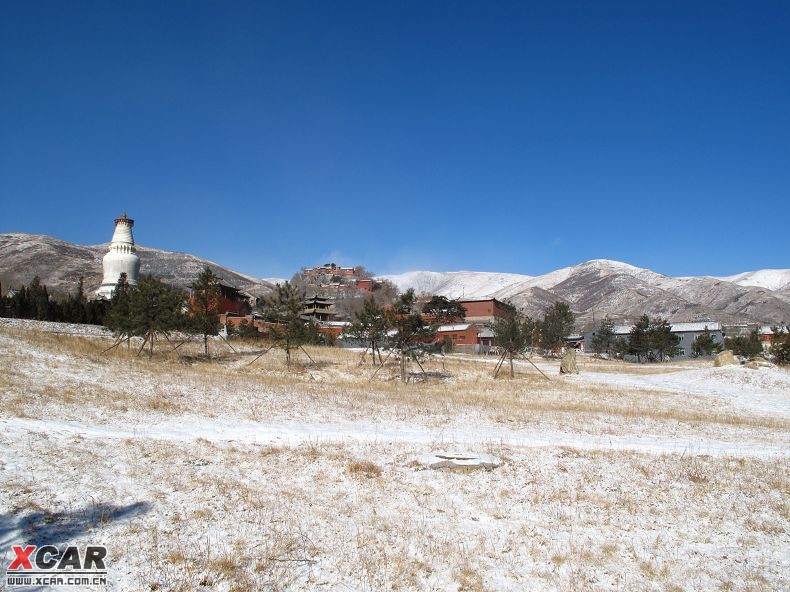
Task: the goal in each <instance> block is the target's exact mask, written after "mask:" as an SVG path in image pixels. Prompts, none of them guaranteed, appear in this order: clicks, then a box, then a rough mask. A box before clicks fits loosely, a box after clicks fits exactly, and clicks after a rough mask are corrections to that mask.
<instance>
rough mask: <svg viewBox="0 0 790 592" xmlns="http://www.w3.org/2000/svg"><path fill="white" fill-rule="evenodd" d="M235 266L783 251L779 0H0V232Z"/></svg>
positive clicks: (786, 262)
mask: <svg viewBox="0 0 790 592" xmlns="http://www.w3.org/2000/svg"><path fill="white" fill-rule="evenodd" d="M122 209H126V210H127V211H128V213H129V215H130V216H131V217H133V218H135V219H136V221H137V223H136V226H135V237H136V240H137V242H138V243H141V244H145V245H148V246H155V247H160V248H164V249H170V250H176V251H185V252H190V253H194V254H196V255H199V256H202V257H206V258H209V259H211V260H214V261H216V262H218V263H221V264H224V265H227V266H230V267H232V268H235V269H238V270H240V271H244V272H247V273H250V274H253V275H257V276H261V277H269V276H285V277H290V275H291V274H292V273H293V272H294V271H296V270H298V269H299V268H300V267H301V266H305V265H313V264H318V263H324V262H328V261H335V262H337V263H340V264H347V265H350V264H363V265H365V266H367V267H368V268H369V269H372V270H373V271H376V272H379V273H387V272H400V271H407V270H412V269H433V270H437V271H446V270H458V269H471V270H485V271H511V272H518V273H527V274H539V273H545V272H547V271H550V270H552V269H555V268H558V267H563V266H566V265H572V264H575V263H578V262H581V261H584V260H587V259H593V258H609V259H617V260H621V261H626V262H628V263H631V264H634V265H638V266H641V267H649V268H651V269H654V270H656V271H659V272H663V273H667V274H671V275H687V274H712V275H722V274H731V273H736V272H740V271H746V270H752V269H759V268H766V267H790V231H788V219H790V216H788V214H790V2H787V1H784V0H783V1H778V2H767V1H766V2H764V1H753V0H752V1H744V2H726V1H720V2H702V1H687V0H683V1H680V2H672V1H648V2H633V1H627V2H621V3H609V2H526V1H520V2H513V3H508V2H471V1H463V2H450V1H436V2H430V1H425V0H420V1H415V2H411V1H401V0H399V1H397V2H395V1H393V2H372V1H369V0H366V1H364V2H346V1H343V2H322V1H317V0H316V1H314V2H306V3H301V2H293V1H291V0H288V1H287V2H279V3H276V4H275V3H271V4H267V3H264V2H249V3H247V2H240V1H234V2H199V1H184V2H174V1H166V0H165V1H156V2H150V3H146V2H142V1H139V2H138V1H135V2H107V1H104V0H100V1H96V2H78V1H69V2H62V1H60V0H58V1H56V2H24V1H16V2H11V1H8V2H3V3H2V4H0V232H11V231H22V232H32V233H41V234H50V235H53V236H56V237H58V238H62V239H65V240H68V241H72V242H77V243H82V244H95V243H101V242H106V241H108V240H109V238H110V236H111V234H112V219H113V218H114V217H115V216H117V215H118V214H119V213H120V211H121V210H122Z"/></svg>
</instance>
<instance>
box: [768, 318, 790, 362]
mask: <svg viewBox="0 0 790 592" xmlns="http://www.w3.org/2000/svg"><path fill="white" fill-rule="evenodd" d="M771 330H772V331H773V338H772V341H771V353H772V354H773V356H774V362H776V363H777V364H781V365H783V366H784V365H788V364H790V325H785V326H781V325H779V326H776V327H771Z"/></svg>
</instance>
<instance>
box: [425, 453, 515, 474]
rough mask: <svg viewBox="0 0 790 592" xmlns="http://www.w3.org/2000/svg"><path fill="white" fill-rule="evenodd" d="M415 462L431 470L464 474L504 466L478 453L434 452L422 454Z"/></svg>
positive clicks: (496, 459) (500, 462) (499, 461)
mask: <svg viewBox="0 0 790 592" xmlns="http://www.w3.org/2000/svg"><path fill="white" fill-rule="evenodd" d="M414 461H415V462H416V463H417V464H420V465H423V466H426V467H429V468H431V469H448V470H451V471H462V472H464V471H473V470H475V469H486V470H488V471H490V470H492V469H495V468H497V467H498V466H500V465H501V464H502V461H501V460H499V459H498V458H497V457H496V456H493V455H491V454H484V453H478V452H432V453H430V454H421V455H420V456H418V457H417V458H415V459H414Z"/></svg>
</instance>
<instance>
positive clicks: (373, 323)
mask: <svg viewBox="0 0 790 592" xmlns="http://www.w3.org/2000/svg"><path fill="white" fill-rule="evenodd" d="M387 329H388V326H387V318H386V316H385V314H384V309H383V308H382V307H381V306H379V305H378V304H376V300H375V298H373V296H368V297H367V298H365V301H364V303H363V304H362V310H360V311H358V312H356V313H354V321H353V322H352V323H351V326H350V327H348V329H346V335H347V336H348V337H349V338H351V339H352V340H353V341H356V342H357V343H359V344H360V345H364V346H365V348H366V350H367V348H370V351H371V353H372V357H373V365H374V366H375V365H376V354H378V356H379V362H381V352H380V349H379V348H380V346H381V344H382V342H383V341H384V338H385V337H386V335H387Z"/></svg>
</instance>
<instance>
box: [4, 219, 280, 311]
mask: <svg viewBox="0 0 790 592" xmlns="http://www.w3.org/2000/svg"><path fill="white" fill-rule="evenodd" d="M107 246H108V245H107V244H103V245H91V246H83V245H75V244H72V243H68V242H66V241H62V240H59V239H56V238H53V237H51V236H45V235H38V234H24V233H10V234H0V282H2V284H3V287H4V289H5V287H7V286H18V285H20V284H28V283H30V281H31V280H32V279H33V277H34V276H36V275H38V276H39V277H40V278H41V282H42V283H43V284H45V285H46V286H48V288H49V289H50V292H52V293H56V294H57V293H64V292H69V291H73V290H74V289H75V288H76V286H77V282H78V281H79V278H80V277H84V278H85V291H86V293H91V292H93V291H94V290H96V289H97V288H98V287H99V284H100V283H101V279H102V257H104V254H105V253H106V252H107ZM137 254H138V255H139V256H140V273H142V274H150V275H153V276H155V277H159V278H162V279H163V280H165V281H167V282H169V283H171V284H173V285H176V286H180V287H182V288H186V287H188V286H189V285H190V284H191V283H192V282H193V281H194V280H195V278H196V277H197V275H198V274H199V273H200V271H201V270H202V269H203V267H204V266H206V265H208V266H209V267H210V268H211V269H212V270H213V271H214V272H215V273H216V274H217V275H218V276H219V277H221V278H222V279H223V280H224V281H226V282H227V283H229V284H230V285H233V286H235V287H237V288H241V289H242V290H245V291H247V292H249V293H251V294H253V295H256V296H260V295H263V294H266V293H267V292H269V291H270V290H271V289H272V287H273V285H272V284H271V283H269V282H267V281H265V280H260V279H257V278H254V277H251V276H248V275H245V274H242V273H239V272H237V271H233V270H232V269H227V268H225V267H222V266H221V265H218V264H217V263H214V262H212V261H207V260H205V259H201V258H200V257H195V256H194V255H189V254H186V253H174V252H172V251H164V250H161V249H154V248H150V247H145V246H142V245H137Z"/></svg>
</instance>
